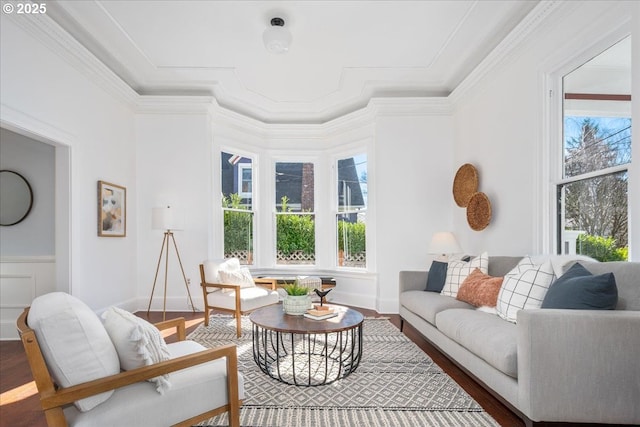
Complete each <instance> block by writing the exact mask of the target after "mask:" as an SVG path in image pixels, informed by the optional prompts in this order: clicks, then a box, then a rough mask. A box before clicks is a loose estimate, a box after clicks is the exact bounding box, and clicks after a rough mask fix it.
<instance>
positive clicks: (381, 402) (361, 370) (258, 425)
mask: <svg viewBox="0 0 640 427" xmlns="http://www.w3.org/2000/svg"><path fill="white" fill-rule="evenodd" d="M188 338H189V339H191V340H194V341H197V342H199V343H201V344H202V345H204V346H205V347H216V346H219V345H222V344H228V343H235V344H236V345H237V349H238V368H239V370H240V372H242V375H243V376H244V381H245V399H244V404H243V406H242V408H241V409H240V423H241V425H242V426H243V427H288V426H294V427H325V426H367V427H369V426H380V427H383V426H384V427H388V426H402V427H404V426H406V427H415V426H447V427H449V426H497V425H498V423H496V421H495V420H494V419H493V418H491V416H489V414H487V413H486V412H485V411H484V410H483V409H482V407H481V406H480V405H479V404H478V403H477V402H476V401H474V400H473V399H472V398H471V396H469V395H468V394H467V393H466V392H465V391H464V390H463V389H462V388H461V387H460V386H459V385H458V384H456V382H455V381H453V380H452V379H451V378H450V377H449V376H448V375H447V374H446V373H445V372H444V371H442V369H440V367H439V366H438V365H436V364H435V363H434V362H433V361H432V360H431V359H430V358H429V357H428V356H427V355H426V354H425V353H424V352H423V351H422V350H421V349H420V348H419V347H418V346H417V345H415V344H414V343H413V342H412V341H411V340H409V339H408V338H407V337H406V336H405V335H404V334H402V333H401V332H400V331H399V330H398V328H396V327H395V326H394V325H393V324H392V323H391V322H389V320H387V319H384V318H375V319H374V318H367V319H365V322H364V328H363V356H362V361H361V363H360V365H359V366H358V369H357V370H356V371H355V372H354V373H352V374H351V375H349V376H348V377H346V378H344V379H341V380H338V381H336V382H334V383H332V384H329V385H324V386H318V387H296V386H294V385H287V384H283V383H280V382H279V381H276V380H274V379H272V378H270V377H269V376H267V375H266V374H265V373H263V372H262V371H261V370H260V369H259V368H258V366H257V365H256V363H255V362H254V360H253V352H252V347H251V346H252V342H251V322H250V320H249V318H248V317H243V318H242V337H241V338H237V337H236V327H235V320H234V319H233V318H231V317H229V316H224V315H214V316H212V317H211V320H210V322H209V326H207V327H205V326H204V325H200V326H198V327H197V328H196V330H195V331H194V332H192V333H191V334H190V335H189V337H188ZM198 425H199V426H227V425H229V423H228V420H227V415H226V414H223V415H220V416H217V417H214V418H211V419H209V420H208V421H206V422H203V423H201V424H198Z"/></svg>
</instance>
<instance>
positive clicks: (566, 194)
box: [556, 38, 631, 261]
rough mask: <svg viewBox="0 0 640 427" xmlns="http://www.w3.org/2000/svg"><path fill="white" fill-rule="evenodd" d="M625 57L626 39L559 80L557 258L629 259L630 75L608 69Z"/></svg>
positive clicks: (627, 44)
mask: <svg viewBox="0 0 640 427" xmlns="http://www.w3.org/2000/svg"><path fill="white" fill-rule="evenodd" d="M625 52H626V53H628V55H629V56H628V58H629V61H630V39H629V38H627V39H626V40H623V41H621V42H620V43H618V45H616V46H614V47H612V48H610V49H608V50H607V51H605V52H603V53H601V54H600V55H598V56H597V57H596V58H594V59H592V60H591V61H589V62H588V63H586V64H584V65H582V66H581V67H579V68H578V69H576V70H574V71H573V72H571V73H570V74H568V75H566V76H565V77H564V80H563V86H564V88H563V90H564V107H563V110H564V114H563V131H564V132H563V152H562V153H563V156H562V158H563V163H562V179H561V180H560V181H559V182H558V184H557V186H556V189H557V201H558V216H559V217H558V252H560V253H569V254H574V253H578V254H584V255H588V256H591V257H593V258H596V259H598V260H600V261H614V260H627V259H628V245H629V242H628V229H629V224H628V190H627V187H628V185H627V184H628V173H627V171H628V168H629V165H630V163H631V118H630V117H631V96H630V94H631V72H630V69H627V70H626V71H627V73H628V74H626V75H625V74H620V72H621V71H623V70H618V71H617V72H616V73H615V74H614V75H611V73H612V72H613V71H612V68H611V65H612V64H614V63H618V64H619V62H620V54H621V53H625ZM622 68H623V69H624V67H622ZM603 70H608V71H604V73H603Z"/></svg>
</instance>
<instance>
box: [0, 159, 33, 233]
mask: <svg viewBox="0 0 640 427" xmlns="http://www.w3.org/2000/svg"><path fill="white" fill-rule="evenodd" d="M0 198H1V199H2V202H1V203H0V225H5V226H6V225H15V224H18V223H19V222H21V221H22V220H23V219H25V218H26V217H27V215H29V212H30V211H31V207H32V206H33V191H32V190H31V186H30V185H29V182H27V180H26V179H25V178H24V177H23V176H22V175H20V174H19V173H18V172H13V171H10V170H0Z"/></svg>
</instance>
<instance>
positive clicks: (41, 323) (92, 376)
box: [27, 292, 120, 411]
mask: <svg viewBox="0 0 640 427" xmlns="http://www.w3.org/2000/svg"><path fill="white" fill-rule="evenodd" d="M27 323H28V324H29V327H30V328H31V329H33V330H34V331H35V333H36V337H37V338H38V344H39V345H40V350H41V351H42V355H43V356H44V359H45V361H46V363H47V368H49V372H51V376H52V377H53V379H54V380H55V382H56V383H57V384H59V385H60V386H61V387H70V386H72V385H76V384H81V383H84V382H87V381H91V380H96V379H98V378H103V377H107V376H109V375H115V374H117V373H119V372H120V362H119V360H118V354H117V353H116V349H115V347H114V346H113V343H112V342H111V339H110V338H109V335H108V334H107V331H106V330H105V329H104V326H102V322H101V321H100V318H98V316H97V315H96V314H95V313H94V312H93V311H92V310H91V309H90V308H89V307H88V306H87V305H86V304H85V303H84V302H82V301H80V300H79V299H78V298H76V297H74V296H71V295H69V294H67V293H64V292H52V293H49V294H45V295H42V296H39V297H37V298H36V299H34V300H33V302H32V303H31V308H30V309H29V316H28V318H27ZM112 394H113V390H111V391H107V392H104V393H100V394H98V395H95V396H91V397H87V398H85V399H81V400H78V401H76V402H74V404H75V406H76V407H77V408H78V409H79V410H80V411H89V410H91V409H93V408H94V407H96V406H98V405H100V404H101V403H103V402H105V401H106V400H107V399H109V397H110V396H111V395H112Z"/></svg>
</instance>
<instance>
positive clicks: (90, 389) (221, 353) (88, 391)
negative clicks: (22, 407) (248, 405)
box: [41, 344, 238, 410]
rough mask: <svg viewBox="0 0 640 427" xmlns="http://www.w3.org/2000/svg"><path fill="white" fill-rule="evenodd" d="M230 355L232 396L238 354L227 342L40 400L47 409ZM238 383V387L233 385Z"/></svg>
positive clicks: (71, 388)
mask: <svg viewBox="0 0 640 427" xmlns="http://www.w3.org/2000/svg"><path fill="white" fill-rule="evenodd" d="M223 357H226V358H227V375H228V376H229V379H228V381H229V382H230V385H231V387H230V388H232V390H229V396H237V395H238V357H237V352H236V346H235V344H227V345H224V346H221V347H217V348H213V349H207V350H203V351H200V352H197V353H193V354H188V355H186V356H181V357H177V358H175V359H171V360H167V361H164V362H160V363H156V364H153V365H149V366H143V367H141V368H137V369H132V370H130V371H125V372H121V373H119V374H115V375H111V376H108V377H104V378H99V379H97V380H93V381H89V382H86V383H82V384H77V385H74V386H71V387H65V388H61V389H58V390H56V391H55V392H53V393H47V394H46V395H44V394H41V403H42V408H43V409H44V410H47V409H51V408H56V407H60V406H63V405H67V404H69V403H72V402H75V401H76V400H79V399H83V398H85V397H89V396H93V395H96V394H99V393H103V392H105V391H109V390H113V389H116V388H120V387H124V386H127V385H130V384H135V383H137V382H141V381H145V380H148V379H150V378H154V377H157V376H159V375H163V374H167V373H170V372H174V371H179V370H181V369H185V368H189V367H192V366H196V365H200V364H202V363H206V362H210V361H212V360H216V359H220V358H223ZM234 387H235V391H234V390H233V388H234Z"/></svg>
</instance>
